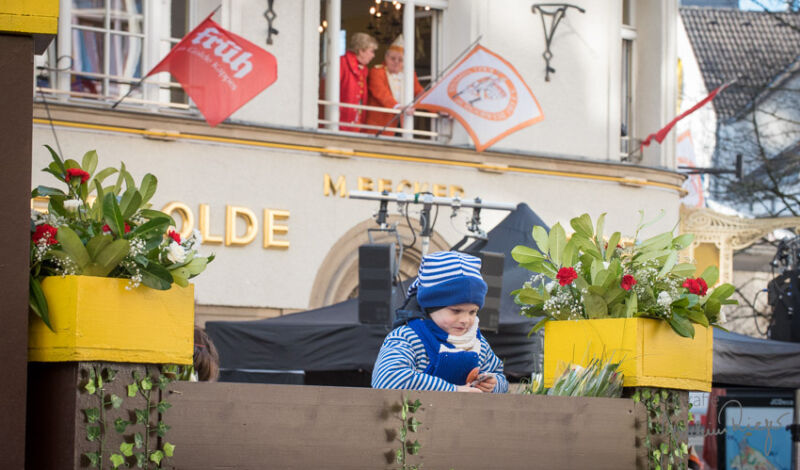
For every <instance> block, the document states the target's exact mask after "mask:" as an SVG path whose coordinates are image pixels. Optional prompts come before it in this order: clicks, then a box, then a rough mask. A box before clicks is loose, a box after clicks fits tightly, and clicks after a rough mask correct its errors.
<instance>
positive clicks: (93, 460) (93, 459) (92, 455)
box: [83, 452, 100, 467]
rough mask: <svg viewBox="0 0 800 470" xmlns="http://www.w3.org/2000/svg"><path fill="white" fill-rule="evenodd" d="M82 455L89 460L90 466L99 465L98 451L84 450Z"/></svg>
mask: <svg viewBox="0 0 800 470" xmlns="http://www.w3.org/2000/svg"><path fill="white" fill-rule="evenodd" d="M83 456H84V457H86V458H87V459H88V460H89V465H90V466H92V467H99V466H100V452H84V454H83Z"/></svg>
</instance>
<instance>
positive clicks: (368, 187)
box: [358, 176, 374, 191]
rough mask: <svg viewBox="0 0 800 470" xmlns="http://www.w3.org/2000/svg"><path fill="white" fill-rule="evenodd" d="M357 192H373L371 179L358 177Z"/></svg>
mask: <svg viewBox="0 0 800 470" xmlns="http://www.w3.org/2000/svg"><path fill="white" fill-rule="evenodd" d="M358 190H359V191H374V189H372V178H367V177H366V176H359V177H358Z"/></svg>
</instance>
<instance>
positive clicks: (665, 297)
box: [656, 291, 674, 312]
mask: <svg viewBox="0 0 800 470" xmlns="http://www.w3.org/2000/svg"><path fill="white" fill-rule="evenodd" d="M673 300H674V299H673V298H672V297H671V296H670V295H669V292H667V291H661V292H659V293H658V299H657V300H656V302H658V305H660V306H662V307H664V310H666V311H667V312H669V311H670V305H671V304H672V302H673Z"/></svg>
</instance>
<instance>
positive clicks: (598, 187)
mask: <svg viewBox="0 0 800 470" xmlns="http://www.w3.org/2000/svg"><path fill="white" fill-rule="evenodd" d="M58 135H59V140H60V143H61V147H62V148H63V150H64V152H65V154H66V155H67V156H70V157H73V158H74V157H80V156H81V155H83V153H84V152H85V151H87V150H89V149H96V150H97V152H98V154H99V157H100V165H99V166H100V167H107V166H115V167H118V166H119V161H124V162H125V164H126V166H127V168H128V169H129V171H130V172H131V173H132V174H133V176H134V178H135V179H136V181H137V182H138V181H140V180H141V178H142V176H143V175H144V174H145V173H147V172H150V173H153V174H155V175H156V176H157V177H158V181H159V188H158V191H157V193H156V196H155V197H154V198H153V201H152V202H153V206H154V207H155V208H159V209H160V208H161V207H163V205H164V204H166V203H168V202H170V201H181V202H184V203H186V204H187V205H188V206H189V207H190V208H191V209H192V210H193V212H194V214H195V218H197V207H198V205H199V204H201V203H204V204H208V205H209V206H210V208H211V233H212V234H213V235H222V234H223V233H224V208H225V205H226V204H227V205H236V206H243V207H247V208H249V209H251V210H253V211H254V212H255V213H256V215H257V217H258V236H257V238H256V240H255V241H254V242H253V243H251V244H249V245H246V246H239V247H237V246H220V245H203V247H202V252H204V253H209V252H211V251H214V252H216V254H217V259H216V260H215V261H214V262H213V263H212V264H211V265H210V266H209V268H208V269H207V270H206V272H204V273H203V274H202V275H201V276H199V277H198V278H197V282H196V286H197V289H196V293H197V299H198V302H199V303H201V304H204V305H229V306H250V307H275V308H305V307H306V306H307V305H308V301H309V296H310V290H311V286H312V283H313V282H314V278H315V277H316V274H317V271H318V270H319V269H320V266H321V263H322V261H323V259H324V258H325V256H326V255H327V254H328V251H329V250H330V249H331V247H332V246H333V244H334V243H335V242H336V241H337V240H339V239H340V238H341V237H342V236H343V235H344V234H345V233H346V232H347V231H348V230H350V229H351V228H352V227H354V226H355V225H357V224H359V223H361V222H363V221H364V220H368V219H369V218H370V217H371V216H372V214H373V213H374V212H375V211H376V210H377V204H376V203H373V202H370V201H357V200H351V199H347V198H340V197H331V196H328V197H326V196H324V195H323V179H324V174H325V173H328V174H330V176H331V177H333V178H334V179H337V178H338V177H339V176H340V175H344V176H345V177H346V179H347V183H348V189H349V190H353V189H356V179H357V178H358V177H359V176H364V177H369V178H372V179H373V180H377V179H378V178H388V179H391V180H392V181H393V183H394V184H397V183H398V182H399V181H400V180H401V179H407V180H410V181H420V182H426V183H429V184H432V183H443V184H457V185H459V186H462V187H463V188H464V190H465V192H466V194H465V197H470V198H472V197H475V196H480V197H482V198H483V199H484V200H487V201H497V202H509V203H519V202H526V203H527V204H528V205H530V206H531V208H532V209H533V210H534V211H536V212H537V213H538V214H539V215H540V216H541V217H542V219H543V220H544V221H545V222H546V223H547V224H550V225H552V224H554V223H555V222H559V221H560V222H561V223H562V225H564V226H566V227H568V223H569V219H570V218H571V217H574V216H576V215H580V214H581V213H583V212H588V213H589V214H591V215H592V217H593V218H596V217H597V216H598V215H599V214H600V213H602V212H608V213H609V214H608V216H607V222H606V227H607V231H608V232H610V231H612V230H621V231H623V232H624V233H627V234H631V233H632V232H633V229H634V228H635V225H636V222H637V217H638V215H637V211H638V210H639V209H644V210H645V211H646V212H647V215H648V218H650V217H653V216H655V215H656V214H658V211H659V210H660V209H662V208H663V209H665V210H666V211H667V214H666V217H665V218H664V219H662V220H661V221H660V222H659V223H658V224H656V225H655V226H654V227H652V228H649V229H648V230H647V233H644V234H642V235H643V236H648V235H652V234H656V233H658V232H659V231H665V230H669V229H671V228H672V227H673V226H675V224H676V222H677V220H678V209H677V208H678V195H677V193H676V192H675V191H674V190H667V189H660V188H653V187H646V188H631V187H624V186H621V185H619V184H617V183H613V182H604V181H595V180H576V179H568V178H562V177H547V176H535V175H525V174H519V173H506V174H491V173H486V172H480V171H478V170H475V169H472V168H465V167H453V166H442V165H434V164H419V163H404V162H392V161H387V160H373V159H366V158H365V159H360V158H351V159H341V158H330V157H322V156H319V155H318V154H315V153H309V152H298V151H282V150H272V149H263V148H257V147H244V146H236V145H227V144H209V143H193V142H189V141H176V142H163V141H156V140H150V139H144V138H142V137H138V136H131V135H125V134H112V133H106V132H97V131H80V130H70V129H66V128H58ZM43 144H50V145H54V141H53V138H52V134H51V131H50V129H49V127H48V126H44V125H35V126H34V129H33V148H34V153H33V185H34V186H36V185H39V184H48V185H54V186H57V183H56V182H55V181H54V180H53V178H52V176H50V175H48V174H45V173H42V172H41V171H39V170H40V169H41V168H43V167H45V166H46V165H47V164H48V162H49V158H50V157H49V154H48V152H47V151H46V150H45V149H44V148H42V145H43ZM266 208H272V209H284V210H289V211H290V212H291V217H290V219H289V220H288V225H289V235H288V239H289V240H290V243H291V246H290V248H289V249H288V250H274V249H264V248H262V245H261V242H262V240H263V235H264V234H263V229H262V224H263V218H262V211H263V209H266ZM390 211H391V212H392V213H394V212H396V208H395V207H393V206H392V207H390ZM414 214H415V212H414V211H412V216H414ZM469 215H470V214H469V213H468V212H467V211H462V212H461V215H460V217H459V218H458V219H457V221H456V222H455V224H454V225H455V227H456V229H454V228H452V227H451V224H450V222H449V220H448V219H449V216H450V211H449V210H447V209H444V208H442V209H441V211H440V214H439V217H438V221H437V224H436V226H435V229H436V231H437V232H439V233H440V234H442V235H443V236H444V237H445V238H446V240H447V241H448V242H449V243H451V244H452V243H455V242H457V241H458V240H460V238H461V233H460V232H462V231H464V222H465V218H466V217H468V216H469ZM504 216H505V213H503V212H498V211H484V212H483V213H482V218H483V222H484V229H486V230H487V231H488V230H489V229H491V228H492V227H493V226H494V225H496V224H497V223H498V222H499V221H500V220H501V219H502V218H503V217H504ZM417 217H418V216H417ZM243 231H244V224H243V223H240V224H239V233H240V234H241V233H242V232H243ZM279 238H283V237H282V236H281V237H279Z"/></svg>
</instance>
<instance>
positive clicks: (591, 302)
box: [583, 292, 608, 318]
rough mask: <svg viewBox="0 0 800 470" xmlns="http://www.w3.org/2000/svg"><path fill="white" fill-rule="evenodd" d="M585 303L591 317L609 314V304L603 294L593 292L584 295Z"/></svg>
mask: <svg viewBox="0 0 800 470" xmlns="http://www.w3.org/2000/svg"><path fill="white" fill-rule="evenodd" d="M583 304H584V307H585V308H586V315H588V316H589V318H602V317H606V316H608V305H607V304H606V301H605V300H603V297H602V296H599V295H597V294H594V293H592V292H589V293H586V294H584V295H583Z"/></svg>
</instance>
